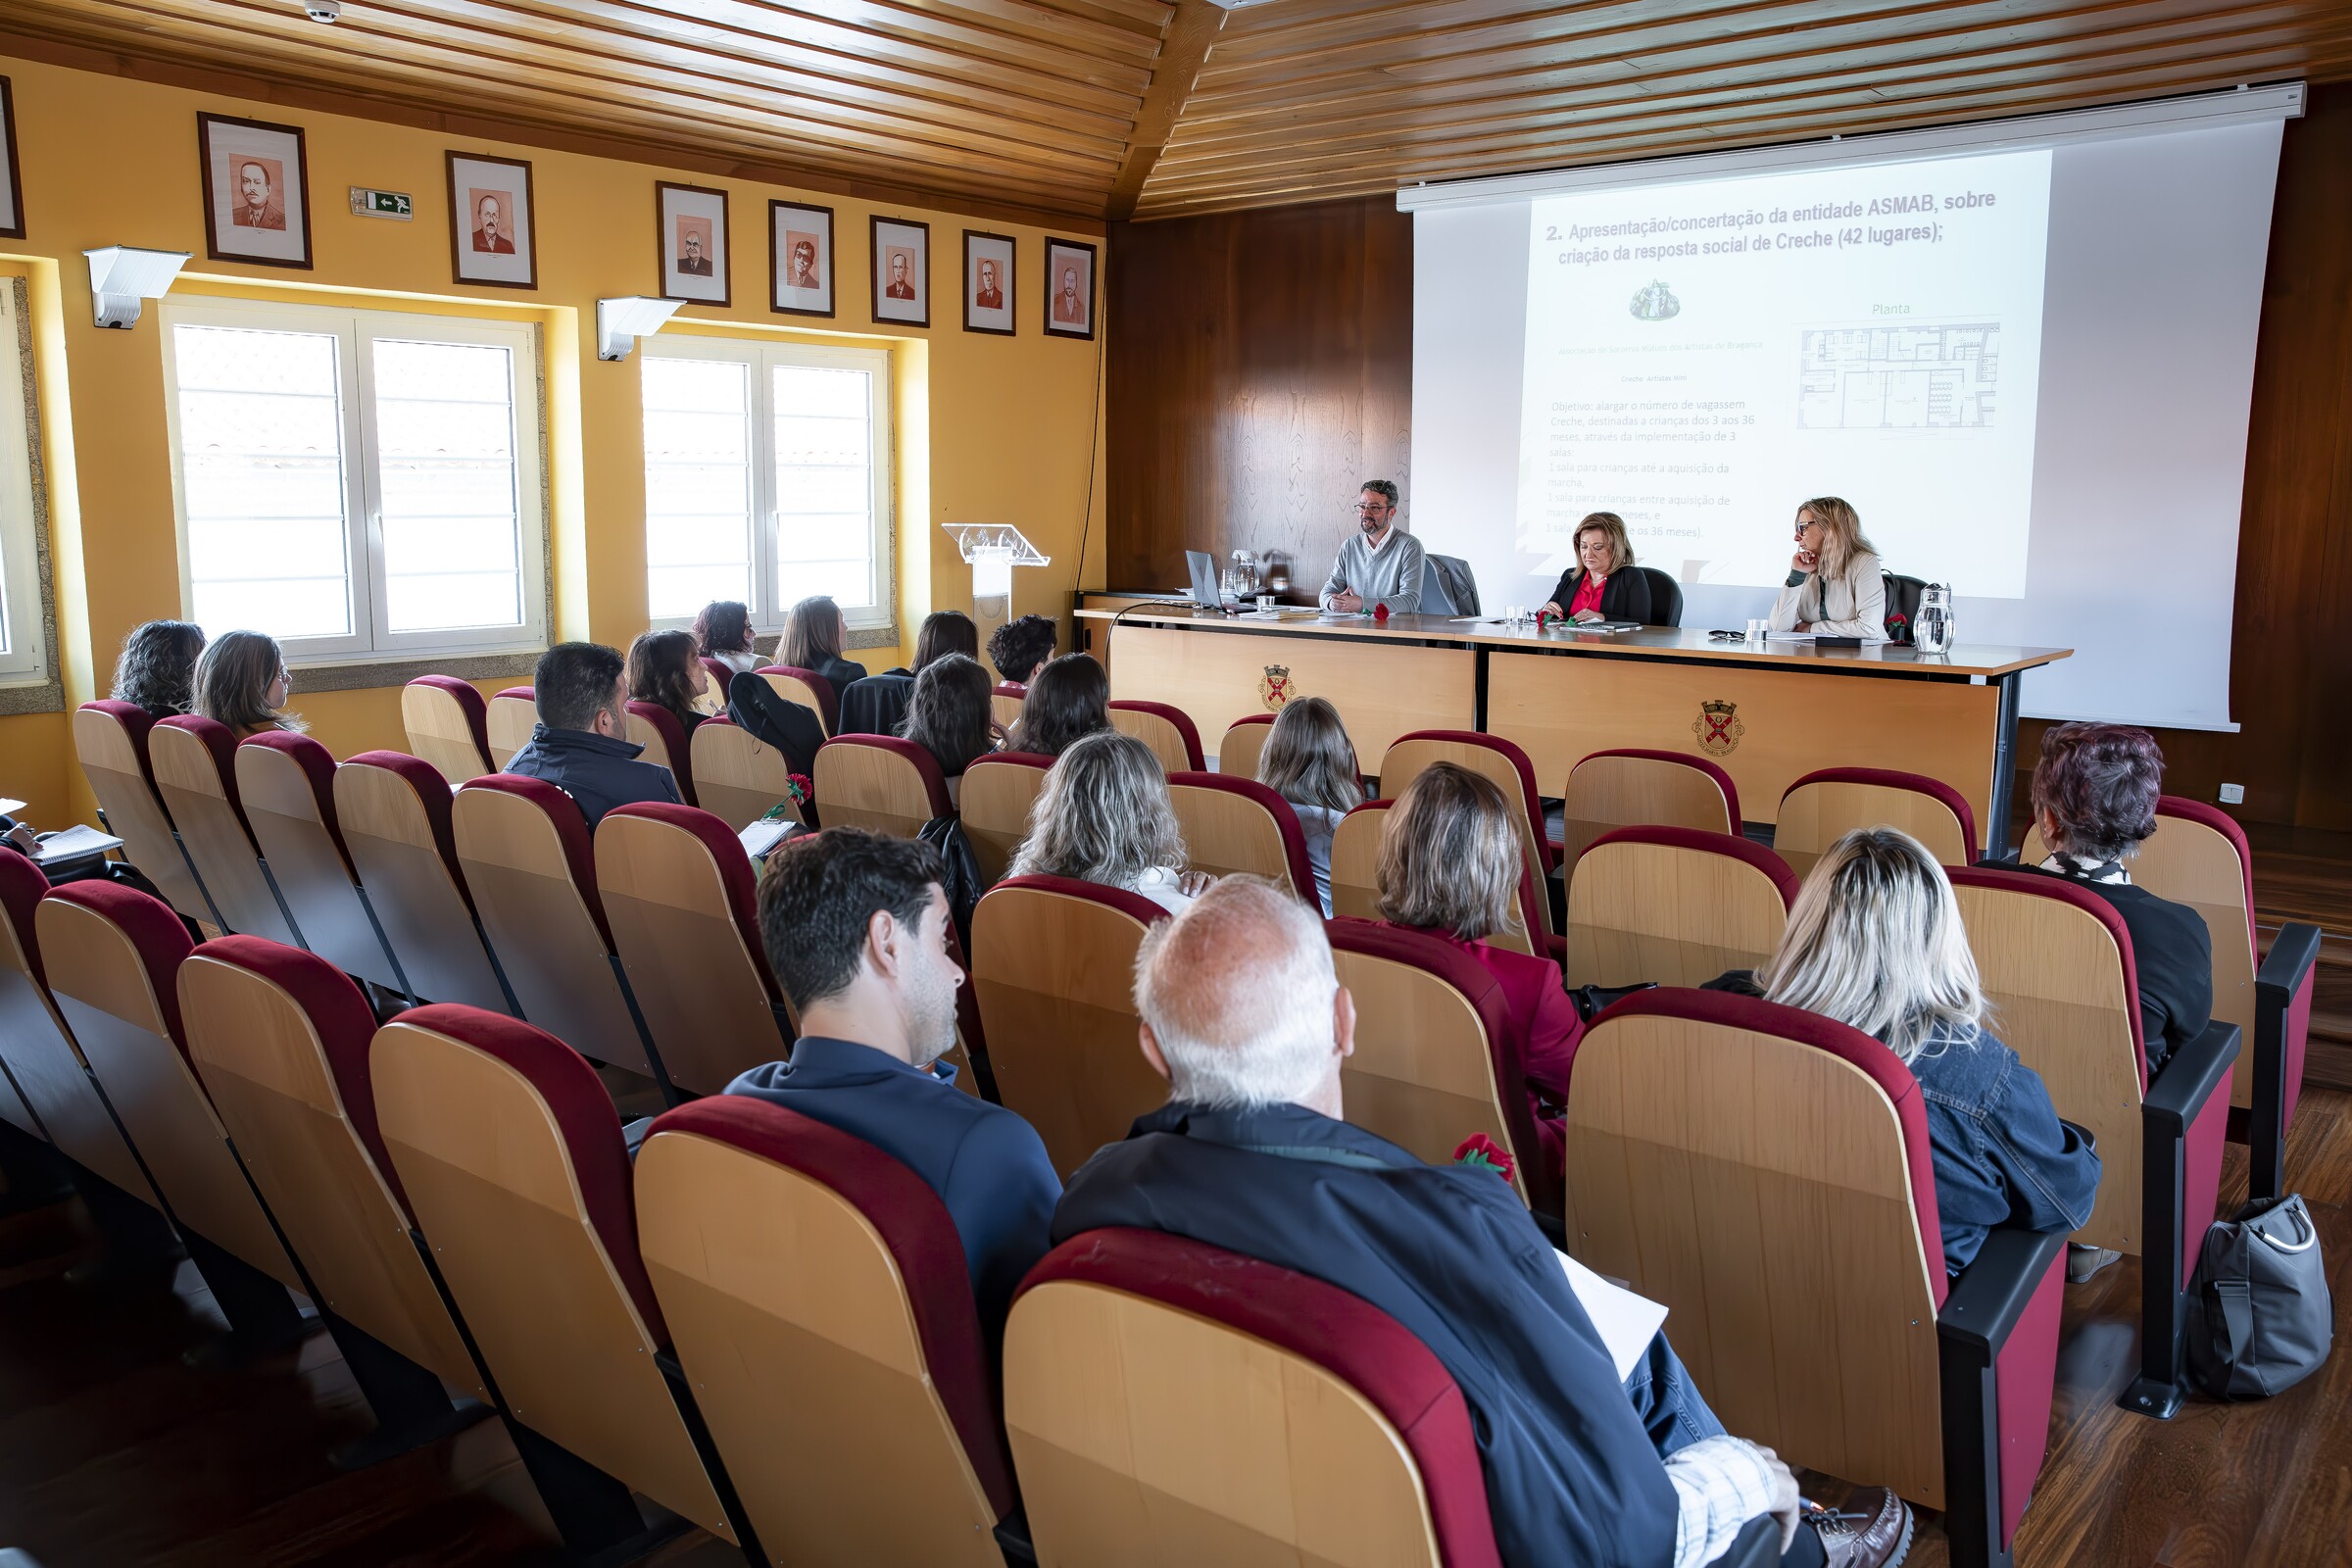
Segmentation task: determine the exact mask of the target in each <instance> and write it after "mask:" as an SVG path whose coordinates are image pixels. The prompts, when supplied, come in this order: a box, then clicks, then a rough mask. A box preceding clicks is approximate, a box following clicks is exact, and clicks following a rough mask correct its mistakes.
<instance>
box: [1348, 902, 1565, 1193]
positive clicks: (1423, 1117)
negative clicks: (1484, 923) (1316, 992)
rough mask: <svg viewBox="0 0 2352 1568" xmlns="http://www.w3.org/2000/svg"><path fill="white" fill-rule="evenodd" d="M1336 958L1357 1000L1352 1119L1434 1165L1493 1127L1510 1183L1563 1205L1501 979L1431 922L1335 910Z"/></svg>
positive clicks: (1350, 1083) (1351, 1058) (1350, 1104)
mask: <svg viewBox="0 0 2352 1568" xmlns="http://www.w3.org/2000/svg"><path fill="white" fill-rule="evenodd" d="M1324 929H1325V930H1326V931H1327V932H1328V933H1329V935H1330V937H1331V960H1332V964H1333V966H1334V967H1335V968H1337V969H1338V971H1339V976H1340V984H1342V985H1344V986H1346V987H1347V988H1348V994H1349V995H1350V996H1352V997H1353V998H1354V999H1355V1054H1353V1055H1351V1056H1349V1057H1348V1059H1347V1061H1345V1062H1344V1063H1342V1064H1341V1067H1340V1082H1341V1085H1342V1086H1343V1089H1344V1091H1345V1094H1344V1097H1343V1099H1344V1103H1346V1105H1347V1107H1348V1120H1349V1121H1351V1122H1353V1123H1355V1124H1356V1125H1357V1126H1358V1127H1362V1128H1365V1129H1367V1130H1369V1131H1371V1132H1375V1133H1378V1134H1379V1135H1380V1136H1381V1137H1383V1138H1386V1139H1387V1140H1388V1141H1389V1142H1390V1143H1392V1144H1395V1145H1397V1147H1398V1148H1399V1149H1403V1150H1406V1151H1408V1152H1412V1153H1415V1154H1418V1155H1420V1156H1421V1157H1422V1158H1423V1159H1425V1160H1427V1161H1428V1162H1429V1163H1431V1164H1433V1165H1449V1164H1451V1163H1452V1162H1453V1153H1454V1151H1455V1150H1457V1149H1459V1148H1460V1147H1461V1145H1462V1142H1463V1140H1465V1139H1467V1138H1468V1137H1469V1136H1470V1135H1471V1134H1473V1133H1483V1134H1485V1135H1486V1136H1487V1137H1488V1138H1489V1139H1491V1140H1493V1141H1494V1143H1495V1147H1496V1148H1498V1149H1501V1150H1503V1151H1505V1152H1508V1153H1509V1154H1510V1156H1511V1160H1512V1163H1513V1165H1514V1167H1515V1169H1514V1170H1513V1172H1512V1176H1511V1186H1512V1187H1513V1188H1514V1189H1515V1190H1516V1191H1517V1192H1518V1194H1519V1196H1520V1197H1521V1198H1523V1199H1525V1200H1527V1201H1528V1203H1529V1204H1530V1206H1532V1207H1534V1208H1536V1209H1537V1210H1539V1211H1540V1212H1543V1213H1545V1214H1550V1215H1555V1216H1556V1215H1557V1214H1558V1213H1559V1211H1560V1184H1559V1178H1558V1176H1557V1174H1556V1173H1554V1172H1553V1171H1551V1170H1550V1169H1549V1168H1548V1166H1547V1165H1546V1163H1545V1160H1544V1145H1543V1141H1542V1140H1541V1138H1539V1137H1538V1135H1537V1132H1536V1123H1535V1116H1534V1114H1533V1113H1532V1112H1531V1111H1530V1110H1529V1108H1528V1103H1527V1087H1526V1085H1527V1068H1526V1064H1525V1062H1524V1061H1523V1060H1522V1059H1521V1056H1520V1052H1519V1045H1518V1042H1517V1041H1516V1040H1514V1039H1513V1038H1512V1036H1511V1031H1510V1016H1509V1012H1508V1010H1507V1004H1505V1002H1504V1001H1503V996H1502V988H1501V987H1500V986H1499V985H1497V984H1496V983H1495V977H1494V976H1493V975H1491V974H1489V973H1488V972H1487V971H1486V970H1485V969H1484V968H1482V967H1480V966H1479V964H1478V961H1477V960H1476V959H1474V958H1472V957H1470V956H1468V955H1467V954H1465V953H1463V952H1461V951H1460V950H1459V949H1457V948H1453V947H1449V946H1447V945H1446V943H1445V942H1442V941H1440V940H1439V939H1438V938H1436V937H1433V936H1430V935H1429V934H1428V933H1426V932H1422V931H1410V930H1407V929H1405V928H1404V927H1402V926H1394V925H1386V924H1382V923H1381V922H1379V921H1373V920H1346V919H1334V920H1331V921H1329V922H1327V924H1326V925H1325V928H1324Z"/></svg>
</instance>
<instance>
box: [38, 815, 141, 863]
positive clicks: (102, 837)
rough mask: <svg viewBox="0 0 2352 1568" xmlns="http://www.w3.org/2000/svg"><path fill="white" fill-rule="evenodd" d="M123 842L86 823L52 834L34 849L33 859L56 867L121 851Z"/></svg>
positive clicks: (79, 823)
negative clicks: (109, 852)
mask: <svg viewBox="0 0 2352 1568" xmlns="http://www.w3.org/2000/svg"><path fill="white" fill-rule="evenodd" d="M122 847H123V841H122V840H121V839H119V838H116V837H115V836H114V835H113V834H111V833H101V832H99V831H98V830H97V829H96V828H94V827H91V826H90V825H89V824H88V823H86V822H76V823H75V824H74V825H73V826H72V827H70V828H66V829H64V830H62V831H60V832H56V833H52V834H50V835H49V836H48V837H46V838H44V839H41V840H40V841H39V842H37V843H36V844H34V845H33V847H32V858H33V860H34V862H35V863H37V864H40V865H55V864H56V863H58V862H59V861H61V860H78V859H81V858H84V857H86V856H92V855H104V854H105V853H106V852H107V851H109V850H119V849H121V848H122Z"/></svg>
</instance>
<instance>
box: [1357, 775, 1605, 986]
mask: <svg viewBox="0 0 2352 1568" xmlns="http://www.w3.org/2000/svg"><path fill="white" fill-rule="evenodd" d="M1396 804H1397V803H1396V802H1395V801H1394V800H1388V799H1380V800H1370V801H1366V802H1364V803H1363V805H1361V806H1359V807H1357V808H1356V809H1354V810H1352V811H1349V812H1348V814H1347V815H1346V816H1343V817H1341V818H1340V825H1339V826H1338V827H1337V828H1336V829H1334V830H1333V832H1332V835H1331V912H1332V914H1333V915H1334V916H1339V917H1353V918H1355V919H1358V920H1377V919H1379V918H1381V913H1380V845H1381V839H1382V837H1383V835H1384V832H1385V830H1386V829H1387V827H1388V822H1389V819H1388V817H1387V815H1386V814H1384V813H1386V812H1387V811H1388V810H1390V809H1392V808H1393V807H1395V806H1396ZM1543 903H1544V895H1543V894H1542V892H1540V891H1539V889H1538V887H1537V884H1536V874H1535V868H1534V867H1533V866H1531V865H1529V864H1527V863H1526V862H1525V858H1524V857H1522V859H1521V864H1520V867H1519V929H1518V930H1516V931H1495V932H1491V933H1489V934H1488V936H1487V938H1486V940H1487V941H1488V942H1489V943H1491V944H1493V945H1494V946H1495V947H1498V948H1508V949H1510V950H1511V951H1512V952H1513V953H1525V954H1531V955H1533V954H1536V953H1537V952H1538V949H1537V944H1538V943H1539V942H1542V941H1543V938H1542V937H1541V936H1535V935H1531V934H1530V933H1539V932H1541V931H1542V930H1543V929H1544V915H1543V910H1542V905H1543ZM1561 951H1562V950H1560V949H1556V948H1554V947H1553V946H1552V945H1551V944H1548V943H1546V944H1544V950H1543V952H1542V955H1541V956H1544V957H1549V958H1550V959H1552V960H1553V961H1554V962H1555V963H1556V962H1558V961H1559V956H1560V952H1561Z"/></svg>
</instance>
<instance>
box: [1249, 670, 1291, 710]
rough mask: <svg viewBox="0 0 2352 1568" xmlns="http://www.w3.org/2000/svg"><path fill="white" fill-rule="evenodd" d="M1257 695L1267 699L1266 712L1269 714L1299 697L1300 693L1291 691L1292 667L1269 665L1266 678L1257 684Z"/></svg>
mask: <svg viewBox="0 0 2352 1568" xmlns="http://www.w3.org/2000/svg"><path fill="white" fill-rule="evenodd" d="M1257 695H1258V696H1260V697H1262V698H1264V699H1265V701H1266V711H1267V712H1269V713H1271V712H1274V711H1277V710H1278V709H1280V708H1281V707H1282V705H1283V704H1285V703H1287V702H1289V701H1290V700H1291V699H1292V698H1293V697H1295V696H1297V695H1298V693H1296V692H1294V691H1292V690H1291V666H1290V665H1288V664H1268V665H1267V666H1266V675H1265V678H1264V679H1263V680H1261V681H1259V682H1258V683H1257Z"/></svg>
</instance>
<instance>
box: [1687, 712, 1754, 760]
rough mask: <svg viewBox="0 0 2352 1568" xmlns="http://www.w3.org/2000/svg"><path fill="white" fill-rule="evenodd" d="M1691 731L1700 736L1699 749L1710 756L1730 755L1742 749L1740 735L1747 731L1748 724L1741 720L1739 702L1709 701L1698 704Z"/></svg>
mask: <svg viewBox="0 0 2352 1568" xmlns="http://www.w3.org/2000/svg"><path fill="white" fill-rule="evenodd" d="M1746 733H1747V726H1746V725H1745V724H1742V723H1740V705H1739V704H1738V703H1726V702H1720V701H1718V702H1709V703H1701V704H1699V705H1698V716H1697V717H1696V718H1694V719H1692V720H1691V734H1693V735H1695V736H1697V737H1698V749H1699V750H1700V751H1702V752H1704V753H1706V754H1707V755H1708V756H1709V757H1729V756H1731V755H1732V753H1734V752H1736V751H1738V750H1739V749H1740V736H1742V735H1744V734H1746Z"/></svg>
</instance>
